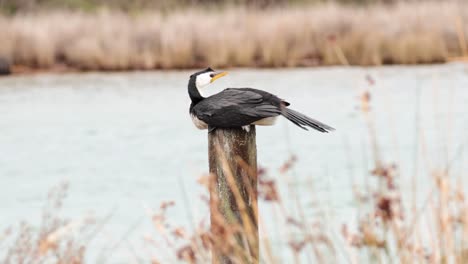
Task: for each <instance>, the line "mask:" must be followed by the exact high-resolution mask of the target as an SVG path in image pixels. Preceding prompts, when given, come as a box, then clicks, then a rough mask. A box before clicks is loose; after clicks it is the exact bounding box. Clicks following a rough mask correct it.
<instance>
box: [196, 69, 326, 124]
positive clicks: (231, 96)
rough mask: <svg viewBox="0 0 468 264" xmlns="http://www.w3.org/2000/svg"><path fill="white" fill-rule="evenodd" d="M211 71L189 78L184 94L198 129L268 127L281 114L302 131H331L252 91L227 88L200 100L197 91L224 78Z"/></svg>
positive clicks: (313, 120) (200, 96)
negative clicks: (188, 97) (186, 93)
mask: <svg viewBox="0 0 468 264" xmlns="http://www.w3.org/2000/svg"><path fill="white" fill-rule="evenodd" d="M226 74H227V72H215V71H214V70H212V69H211V68H207V69H204V70H202V71H199V72H196V73H194V74H192V75H191V76H190V80H189V83H188V93H189V96H190V99H191V100H192V103H191V104H190V115H191V117H192V121H193V123H194V124H195V126H196V127H197V128H199V129H208V131H209V132H211V131H213V130H215V129H216V128H238V127H242V128H244V129H245V130H248V129H249V127H250V125H260V126H270V125H273V124H274V123H275V120H276V118H277V117H278V116H280V115H282V116H284V117H286V118H287V119H288V120H289V121H291V122H293V123H294V124H296V125H297V126H299V127H300V128H302V129H305V130H307V127H310V128H313V129H315V130H318V131H320V132H324V133H327V132H329V131H333V130H335V129H334V128H332V127H330V126H328V125H325V124H324V123H322V122H319V121H317V120H315V119H312V118H310V117H308V116H306V115H304V114H301V113H299V112H297V111H295V110H292V109H290V108H288V106H289V103H288V102H286V101H284V100H282V99H280V98H278V97H277V96H275V95H273V94H271V93H268V92H265V91H262V90H258V89H253V88H227V89H225V90H223V91H222V92H220V93H217V94H214V95H212V96H209V97H203V96H202V93H201V89H202V88H204V87H206V86H207V85H209V84H210V83H212V82H214V81H215V80H217V79H219V78H221V77H223V76H225V75H226Z"/></svg>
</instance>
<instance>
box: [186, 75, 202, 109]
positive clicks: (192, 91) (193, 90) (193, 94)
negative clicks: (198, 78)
mask: <svg viewBox="0 0 468 264" xmlns="http://www.w3.org/2000/svg"><path fill="white" fill-rule="evenodd" d="M188 93H189V96H190V99H191V100H192V104H193V105H195V104H197V103H198V102H200V101H201V100H203V99H205V97H203V96H202V95H201V94H200V92H199V91H198V89H197V86H196V84H195V79H194V78H191V79H190V81H189V84H188Z"/></svg>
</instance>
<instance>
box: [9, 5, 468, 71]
mask: <svg viewBox="0 0 468 264" xmlns="http://www.w3.org/2000/svg"><path fill="white" fill-rule="evenodd" d="M0 28H1V29H2V41H1V42H0V57H5V58H7V59H8V60H10V61H11V62H12V63H13V64H14V65H19V66H26V67H30V68H39V69H42V68H51V67H56V66H57V65H60V66H66V67H70V68H75V69H81V70H134V69H139V70H146V69H173V68H174V69H179V68H192V67H202V66H206V65H210V66H213V67H243V66H258V67H294V66H313V65H335V64H352V65H381V64H418V63H435V62H444V61H446V60H448V58H449V57H452V56H461V55H466V54H463V51H465V50H466V44H467V43H466V41H465V40H466V38H465V37H464V35H466V33H467V30H468V4H466V3H462V2H456V1H447V2H445V1H444V2H442V1H441V2H423V3H403V2H401V3H398V4H395V5H391V6H384V5H373V6H369V7H352V6H342V5H338V4H321V5H314V6H306V7H303V8H299V7H289V8H288V9H287V10H281V9H279V8H276V9H275V8H271V9H267V10H247V9H245V8H226V9H221V10H214V9H213V10H208V11H206V10H199V9H193V8H192V9H188V10H180V11H174V12H173V13H169V14H162V13H159V12H157V11H148V12H146V13H140V14H138V15H136V16H132V15H130V14H126V13H120V12H117V11H106V10H103V11H100V12H97V13H80V12H66V11H63V12H59V11H55V12H48V13H37V14H17V15H15V16H12V17H1V16H0Z"/></svg>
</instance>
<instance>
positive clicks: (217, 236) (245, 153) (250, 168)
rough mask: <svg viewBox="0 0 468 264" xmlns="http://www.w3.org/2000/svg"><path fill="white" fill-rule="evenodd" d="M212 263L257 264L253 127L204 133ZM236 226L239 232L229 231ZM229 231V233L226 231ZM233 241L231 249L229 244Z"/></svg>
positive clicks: (255, 159) (255, 151) (255, 152)
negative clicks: (209, 178)
mask: <svg viewBox="0 0 468 264" xmlns="http://www.w3.org/2000/svg"><path fill="white" fill-rule="evenodd" d="M208 145H209V166H210V173H211V174H212V175H214V176H215V180H213V181H212V184H211V186H210V216H211V232H212V234H213V239H214V243H213V263H216V264H218V263H222V264H224V263H258V261H259V239H258V208H257V148H256V143H255V126H253V125H252V126H250V131H248V132H247V131H245V130H243V129H241V128H235V129H216V130H215V131H213V132H211V133H209V134H208ZM235 227H240V230H242V231H241V232H236V231H235V232H231V231H232V230H236V228H235ZM230 230H231V231H230ZM229 241H235V243H234V244H235V246H234V247H233V246H232V245H229Z"/></svg>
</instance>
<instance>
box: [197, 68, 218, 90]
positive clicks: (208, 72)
mask: <svg viewBox="0 0 468 264" xmlns="http://www.w3.org/2000/svg"><path fill="white" fill-rule="evenodd" d="M226 74H227V72H216V71H214V70H213V69H211V68H206V69H204V70H202V71H199V72H196V73H194V74H192V75H190V82H193V83H194V84H195V87H196V88H197V89H198V90H200V89H201V88H203V87H205V86H207V85H208V84H210V83H212V82H214V81H216V80H217V79H219V78H221V77H223V76H225V75H226Z"/></svg>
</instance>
